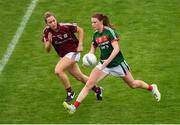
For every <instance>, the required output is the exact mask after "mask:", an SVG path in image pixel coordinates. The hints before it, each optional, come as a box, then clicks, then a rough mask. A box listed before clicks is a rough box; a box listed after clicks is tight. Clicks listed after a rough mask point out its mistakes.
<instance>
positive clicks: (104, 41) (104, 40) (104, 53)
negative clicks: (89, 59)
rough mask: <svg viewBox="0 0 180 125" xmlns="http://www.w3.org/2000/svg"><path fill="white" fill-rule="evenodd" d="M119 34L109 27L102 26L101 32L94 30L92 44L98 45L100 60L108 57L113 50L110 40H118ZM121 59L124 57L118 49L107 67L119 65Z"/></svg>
mask: <svg viewBox="0 0 180 125" xmlns="http://www.w3.org/2000/svg"><path fill="white" fill-rule="evenodd" d="M118 40H119V36H118V34H117V33H116V32H115V31H114V30H113V29H111V28H110V27H107V26H104V30H103V32H101V33H100V32H98V31H96V32H95V33H94V35H93V42H92V44H93V45H94V47H99V48H100V51H101V55H100V62H101V63H103V61H102V60H105V59H108V57H109V56H110V55H111V53H112V51H113V46H112V44H111V43H112V42H114V41H118ZM122 61H124V57H123V55H122V53H121V51H119V53H118V54H117V56H116V57H115V58H114V59H113V60H112V61H111V62H110V63H109V65H108V66H107V67H108V68H111V67H115V66H117V65H119V64H120V63H121V62H122Z"/></svg>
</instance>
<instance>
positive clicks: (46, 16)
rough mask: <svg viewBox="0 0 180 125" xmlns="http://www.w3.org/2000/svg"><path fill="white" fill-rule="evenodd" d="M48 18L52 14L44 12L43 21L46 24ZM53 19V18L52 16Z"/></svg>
mask: <svg viewBox="0 0 180 125" xmlns="http://www.w3.org/2000/svg"><path fill="white" fill-rule="evenodd" d="M50 16H54V14H53V13H51V12H49V11H48V12H45V13H44V21H45V22H46V23H47V18H48V17H50ZM54 17H55V16H54Z"/></svg>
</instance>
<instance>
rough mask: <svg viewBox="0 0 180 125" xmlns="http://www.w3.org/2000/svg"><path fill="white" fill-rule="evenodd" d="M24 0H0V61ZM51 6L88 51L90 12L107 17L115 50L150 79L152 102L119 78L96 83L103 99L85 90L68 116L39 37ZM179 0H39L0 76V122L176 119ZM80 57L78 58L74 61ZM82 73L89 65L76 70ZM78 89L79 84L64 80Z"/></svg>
mask: <svg viewBox="0 0 180 125" xmlns="http://www.w3.org/2000/svg"><path fill="white" fill-rule="evenodd" d="M29 3H30V0H28V1H27V0H19V1H17V2H12V1H10V0H5V1H0V11H1V13H0V17H1V21H0V27H1V28H0V59H1V58H2V56H3V54H4V53H5V50H6V48H7V46H8V44H9V42H10V40H11V39H12V37H13V35H14V34H15V32H16V30H17V28H18V26H19V23H20V21H21V19H22V16H23V15H24V13H25V11H26V8H27V6H28V4H29ZM48 10H50V11H52V12H54V13H55V14H56V15H57V18H58V19H59V21H61V22H76V23H78V24H79V26H81V27H83V28H84V30H85V40H84V52H83V53H82V55H83V54H84V53H86V52H88V49H89V45H90V44H91V39H92V34H93V30H92V29H91V23H90V17H91V15H92V14H93V13H95V12H102V13H105V14H107V15H108V16H109V17H110V19H111V21H112V23H113V24H114V25H115V26H116V30H117V32H118V33H119V34H120V36H121V38H122V40H121V41H120V48H121V50H122V52H123V54H124V56H125V58H126V61H127V62H128V64H129V65H130V67H131V69H132V72H133V75H134V77H135V78H136V79H143V80H145V81H147V82H149V83H151V82H156V83H157V84H158V86H159V89H160V91H161V94H162V100H161V101H160V102H159V103H157V102H156V101H155V100H154V99H153V98H152V96H151V93H150V92H147V91H146V90H140V89H130V88H128V87H127V85H125V84H124V82H123V81H122V80H121V79H118V78H114V77H108V78H106V79H105V80H103V81H101V82H100V85H101V86H102V87H103V88H104V89H105V91H104V100H103V101H102V102H98V101H96V100H95V96H94V93H92V92H91V93H90V94H89V95H88V97H87V98H86V100H85V101H84V102H83V103H82V105H81V106H80V108H79V109H78V110H77V112H76V113H75V115H73V116H70V115H69V114H68V113H67V112H66V111H65V110H64V108H63V106H62V101H63V99H64V97H65V91H64V89H63V85H62V84H61V81H59V79H58V78H57V77H56V76H55V75H54V67H55V65H56V63H57V61H58V56H57V54H56V53H55V52H54V50H53V51H52V52H51V53H50V54H47V53H46V52H45V50H44V48H43V44H42V42H41V35H42V30H43V28H44V22H43V18H42V16H43V14H44V12H46V11H48ZM179 39H180V1H179V0H111V1H110V0H90V1H85V0H73V1H67V0H53V1H48V0H40V1H39V3H38V5H37V7H36V9H35V10H34V12H33V14H32V17H31V18H30V20H29V22H28V24H27V26H26V29H25V31H24V33H23V34H22V37H21V38H20V40H19V43H18V44H17V46H16V49H15V50H14V53H13V55H12V56H11V58H10V60H9V62H8V64H7V65H6V67H5V69H4V70H3V72H2V73H1V74H0V123H19V124H20V123H31V124H33V123H47V124H51V123H59V124H60V123H66V124H67V123H70V124H71V123H86V124H89V123H91V124H93V123H94V124H95V123H112V124H113V123H114V124H116V123H124V124H125V123H127V124H128V123H132V124H133V123H150V124H154V123H157V124H161V123H166V124H168V123H180V103H179V102H180V93H179V90H180V86H179V83H180V78H179V76H180V57H179V55H180V48H179V47H180V42H179ZM81 64H82V62H80V66H81ZM81 69H82V71H83V72H84V73H85V74H87V75H88V74H89V73H90V71H91V69H87V68H84V67H81ZM70 81H71V82H72V86H73V88H74V90H75V91H76V93H77V94H78V93H79V92H80V90H81V88H82V87H83V85H82V84H81V83H80V82H78V81H76V80H75V79H74V78H72V77H70Z"/></svg>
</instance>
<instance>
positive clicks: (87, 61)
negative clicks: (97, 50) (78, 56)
mask: <svg viewBox="0 0 180 125" xmlns="http://www.w3.org/2000/svg"><path fill="white" fill-rule="evenodd" d="M96 63H97V59H96V56H95V55H94V54H92V53H87V54H85V55H84V56H83V65H85V66H93V65H95V64H96Z"/></svg>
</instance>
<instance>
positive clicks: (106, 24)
mask: <svg viewBox="0 0 180 125" xmlns="http://www.w3.org/2000/svg"><path fill="white" fill-rule="evenodd" d="M91 23H92V27H93V29H94V30H95V33H94V35H93V42H92V45H91V49H90V53H93V54H94V53H95V51H96V48H97V47H99V48H100V52H101V55H100V62H99V64H98V65H97V66H96V67H95V68H94V69H93V70H92V72H91V74H90V76H89V79H88V81H87V83H86V85H85V86H84V88H83V89H82V90H81V92H80V94H79V95H78V97H77V99H76V101H75V103H74V105H69V104H67V103H66V102H64V103H63V104H64V107H65V108H66V109H67V110H68V112H69V113H71V114H72V113H74V112H75V111H76V109H77V108H78V106H79V105H80V103H81V102H82V101H83V100H84V99H85V98H86V96H87V95H88V93H89V90H90V89H91V88H92V87H93V86H94V85H96V84H97V83H98V78H100V77H101V78H105V76H107V75H109V74H111V75H113V76H117V77H121V78H122V79H123V80H124V82H125V83H127V84H128V86H129V87H131V88H143V89H147V90H149V91H151V92H152V94H153V96H154V97H155V99H156V100H157V101H160V99H161V95H160V92H159V90H158V88H157V85H156V84H152V85H148V84H147V83H146V82H144V81H142V80H135V79H134V78H133V76H132V74H131V71H130V69H129V66H128V64H127V63H126V61H125V60H124V57H123V55H122V53H121V51H120V47H119V44H118V40H119V37H118V35H117V33H116V32H115V31H114V30H113V29H112V28H111V24H110V21H109V18H108V17H107V16H105V15H103V14H95V15H93V16H92V18H91Z"/></svg>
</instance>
